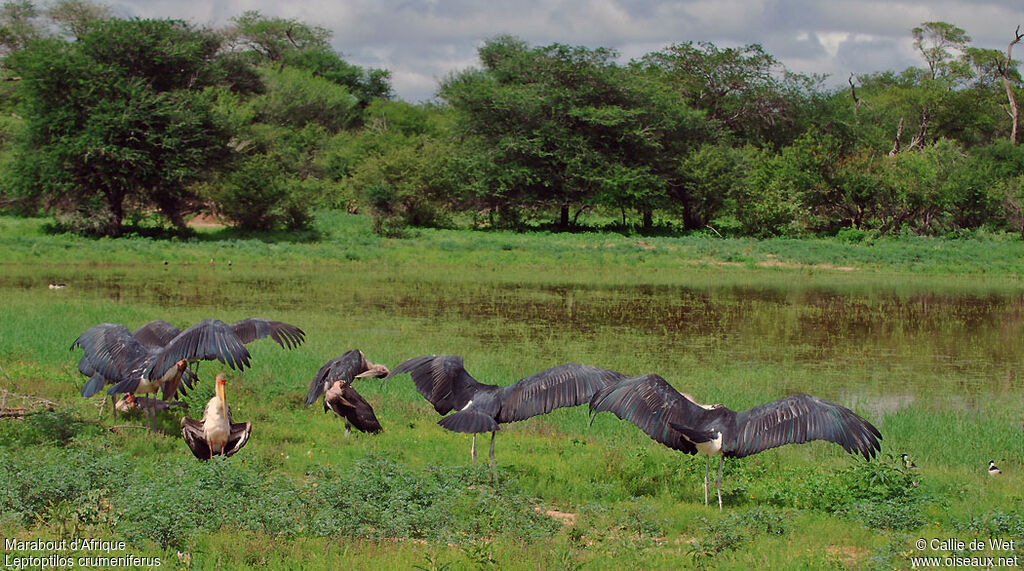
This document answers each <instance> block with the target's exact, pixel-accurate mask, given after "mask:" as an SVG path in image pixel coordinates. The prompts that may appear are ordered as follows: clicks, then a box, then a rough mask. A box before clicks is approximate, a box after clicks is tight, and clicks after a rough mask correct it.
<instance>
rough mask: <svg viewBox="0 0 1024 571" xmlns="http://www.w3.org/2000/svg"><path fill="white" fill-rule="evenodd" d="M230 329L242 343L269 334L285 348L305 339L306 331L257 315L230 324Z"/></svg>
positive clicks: (289, 347) (295, 345)
mask: <svg viewBox="0 0 1024 571" xmlns="http://www.w3.org/2000/svg"><path fill="white" fill-rule="evenodd" d="M231 329H233V330H234V332H235V335H237V336H238V338H239V339H241V340H242V343H252V342H253V341H255V340H257V339H263V338H264V337H267V336H269V337H270V338H271V339H273V340H274V341H276V342H277V344H278V345H280V346H282V347H284V348H285V349H294V348H296V347H298V346H299V345H302V342H303V341H305V340H306V333H305V332H304V331H302V330H301V329H299V328H298V327H296V326H294V325H291V324H288V323H283V322H281V321H270V320H268V319H262V318H259V317H249V318H246V319H243V320H241V321H236V322H234V323H232V324H231Z"/></svg>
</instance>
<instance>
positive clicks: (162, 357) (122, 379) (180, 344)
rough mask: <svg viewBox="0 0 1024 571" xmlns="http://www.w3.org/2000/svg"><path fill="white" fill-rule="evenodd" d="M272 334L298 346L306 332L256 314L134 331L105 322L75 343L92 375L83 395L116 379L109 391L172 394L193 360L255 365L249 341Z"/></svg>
mask: <svg viewBox="0 0 1024 571" xmlns="http://www.w3.org/2000/svg"><path fill="white" fill-rule="evenodd" d="M267 336H269V337H270V338H271V339H273V340H274V341H276V342H277V343H278V344H279V345H281V346H282V347H285V348H287V349H291V348H294V347H297V346H298V345H300V344H301V343H302V341H303V340H304V339H305V334H304V333H303V331H302V330H301V329H299V328H298V327H295V326H294V325H289V324H287V323H282V322H280V321H269V320H266V319H260V318H257V317H250V318H248V319H243V320H241V321H237V322H235V323H232V324H231V325H228V324H227V323H224V322H223V321H220V320H218V319H204V320H202V321H200V322H198V323H196V324H194V325H192V326H191V327H189V328H188V329H186V330H184V331H182V330H180V329H178V328H177V327H175V326H173V325H171V324H170V323H167V322H166V321H153V322H150V323H147V324H146V325H143V326H142V327H140V328H139V329H137V330H136V331H135V332H134V333H132V332H130V331H128V328H127V327H125V326H124V325H118V324H114V323H101V324H99V325H94V326H92V327H90V328H89V329H87V330H86V331H85V332H84V333H82V334H81V335H80V336H79V337H78V339H75V341H74V343H72V344H71V348H72V349H74V348H75V347H81V348H82V350H83V351H84V352H85V355H84V356H83V357H82V360H81V361H79V365H78V369H79V371H81V372H82V373H83V374H85V375H89V376H90V379H89V381H88V382H87V383H86V384H85V386H84V387H82V396H86V397H88V396H91V395H93V394H95V393H96V392H97V391H99V390H100V389H101V388H103V385H104V384H113V385H114V386H113V387H111V388H110V389H109V390H108V391H107V393H108V394H111V395H114V394H118V393H133V394H138V393H142V394H146V393H153V392H156V391H157V390H160V389H162V390H163V393H162V397H163V399H164V400H168V399H170V398H172V397H173V396H174V395H175V394H177V392H178V391H179V389H180V388H181V385H182V378H183V377H185V378H186V385H189V384H190V380H189V377H194V374H189V373H186V372H185V371H186V370H187V366H188V364H189V363H190V362H196V361H202V360H213V359H217V360H219V361H220V362H221V363H224V364H226V365H227V366H229V367H231V368H233V369H239V370H241V369H244V368H245V367H248V366H250V363H249V359H250V358H251V355H250V354H249V350H248V349H246V348H245V344H246V343H251V342H252V341H255V340H257V339H261V338H263V337H267Z"/></svg>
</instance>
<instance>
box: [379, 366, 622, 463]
mask: <svg viewBox="0 0 1024 571" xmlns="http://www.w3.org/2000/svg"><path fill="white" fill-rule="evenodd" d="M399 373H409V375H410V376H411V377H412V380H413V383H415V385H416V390H417V391H419V393H420V394H421V395H423V397H424V398H426V399H427V400H428V401H430V404H432V405H434V410H436V411H437V412H438V414H447V413H448V412H450V411H453V410H455V411H458V412H456V413H455V414H452V415H449V416H446V417H444V418H442V419H441V420H440V421H438V424H440V425H441V426H442V427H444V428H446V429H448V430H451V431H453V432H464V433H469V434H472V435H473V443H472V445H471V448H470V454H471V455H472V458H473V463H474V464H475V463H476V435H477V434H478V433H481V432H490V433H491V452H490V457H491V472H492V473H494V471H495V462H494V437H495V434H496V433H497V431H498V430H499V426H498V425H499V424H504V423H507V422H516V421H519V420H525V419H527V418H530V417H531V416H536V415H538V414H546V413H549V412H551V411H552V410H554V409H556V408H561V407H567V406H577V405H581V404H583V403H586V402H588V401H589V400H590V398H591V397H592V396H593V395H594V394H595V393H596V392H597V391H598V390H599V389H601V388H604V387H606V386H608V385H610V384H613V383H615V382H616V381H618V380H620V379H623V378H625V375H623V374H621V373H617V372H615V371H610V370H607V369H599V368H597V367H591V366H589V365H579V364H576V363H568V364H564V365H558V366H557V367H552V368H550V369H547V370H544V371H541V372H539V373H535V374H533V375H530V376H529V377H526V378H525V379H520V380H519V381H517V382H516V383H514V384H512V385H508V386H505V387H499V386H496V385H486V384H483V383H480V382H478V381H477V380H476V379H474V378H473V377H472V376H471V375H470V374H469V373H468V372H466V369H465V367H463V364H462V357H459V356H458V355H426V356H423V357H413V358H412V359H407V360H406V361H403V362H402V363H401V364H400V365H398V366H397V367H395V368H394V369H393V370H392V371H391V375H390V376H394V375H396V374H399Z"/></svg>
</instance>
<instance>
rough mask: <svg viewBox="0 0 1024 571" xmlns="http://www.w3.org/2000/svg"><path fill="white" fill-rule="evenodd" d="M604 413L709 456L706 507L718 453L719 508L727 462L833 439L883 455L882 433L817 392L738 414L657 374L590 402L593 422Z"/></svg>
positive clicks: (621, 385) (626, 382) (673, 444)
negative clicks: (713, 461) (697, 397)
mask: <svg viewBox="0 0 1024 571" xmlns="http://www.w3.org/2000/svg"><path fill="white" fill-rule="evenodd" d="M602 411H610V412H613V413H614V414H615V415H616V416H618V417H619V418H620V419H623V420H628V421H630V422H632V423H633V424H635V425H636V426H637V427H638V428H639V429H640V430H642V431H644V432H646V433H647V434H648V436H650V437H651V438H653V439H654V440H656V441H658V442H660V443H662V444H664V445H665V446H668V447H669V448H673V449H675V450H679V451H682V452H685V453H687V454H696V453H698V452H700V453H701V454H704V455H705V456H706V457H707V466H706V467H705V470H704V504H705V505H707V503H708V473H709V471H710V469H711V457H712V456H715V455H720V458H719V463H718V478H717V480H716V481H715V485H716V486H717V488H718V508H719V509H721V508H722V464H723V462H724V458H725V457H726V456H728V457H730V458H742V457H744V456H750V455H751V454H756V453H758V452H762V451H764V450H768V449H769V448H775V447H777V446H782V445H784V444H801V443H804V442H808V441H811V440H827V441H829V442H834V443H836V444H839V445H840V446H842V447H843V448H844V449H845V450H846V451H847V452H851V453H854V452H856V453H860V454H862V455H863V456H864V458H865V459H866V460H870V459H871V458H874V456H875V453H876V452H877V451H879V450H881V445H880V444H879V443H878V441H879V440H880V439H881V438H882V435H881V433H879V432H878V429H877V428H875V427H874V426H873V425H872V424H871V423H870V422H868V421H867V420H864V419H863V418H861V417H859V416H857V415H856V414H854V412H853V411H851V410H850V409H848V408H846V407H843V406H840V405H838V404H836V403H833V402H829V401H827V400H825V399H821V398H818V397H815V396H811V395H805V394H795V395H790V396H788V397H785V398H782V399H779V400H777V401H773V402H769V403H766V404H763V405H761V406H756V407H754V408H751V409H748V410H744V411H740V412H736V411H733V410H730V409H728V408H726V407H725V406H724V405H721V404H714V405H703V404H700V403H698V402H697V401H695V400H694V399H693V398H692V397H691V396H689V395H687V394H684V393H680V392H679V391H677V390H676V389H675V388H673V387H672V385H670V384H668V382H667V381H666V380H665V379H663V378H661V377H660V376H658V375H653V374H652V375H643V376H639V377H631V378H628V379H625V380H623V381H621V382H619V383H617V384H615V385H612V386H609V387H607V388H604V389H602V390H601V391H599V392H597V394H595V395H594V398H593V399H592V400H591V401H590V413H591V422H593V419H594V417H595V416H596V415H597V414H598V413H599V412H602Z"/></svg>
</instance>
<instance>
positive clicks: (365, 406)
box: [306, 349, 388, 435]
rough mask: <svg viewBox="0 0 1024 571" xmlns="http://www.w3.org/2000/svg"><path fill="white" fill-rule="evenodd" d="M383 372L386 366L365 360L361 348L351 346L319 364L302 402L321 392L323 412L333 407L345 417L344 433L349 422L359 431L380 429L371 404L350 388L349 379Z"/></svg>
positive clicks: (348, 430) (378, 375)
mask: <svg viewBox="0 0 1024 571" xmlns="http://www.w3.org/2000/svg"><path fill="white" fill-rule="evenodd" d="M387 376H388V368H387V367H385V366H384V365H379V364H377V363H371V362H369V361H367V360H366V355H364V354H363V352H362V351H360V350H358V349H352V350H351V351H347V352H345V353H344V354H342V355H340V356H338V357H335V358H334V359H331V360H330V361H327V362H326V363H324V365H323V366H322V367H320V370H319V371H317V373H316V376H314V377H313V382H312V383H311V384H310V385H309V392H307V393H306V406H309V405H311V404H313V401H315V400H316V399H317V397H318V396H320V395H321V394H323V395H324V412H327V411H328V410H333V411H334V413H335V414H337V415H338V416H340V417H342V418H344V419H345V434H346V435H349V434H351V433H352V427H353V426H355V427H356V428H357V429H358V430H361V431H362V432H380V431H381V430H383V429H382V428H381V426H380V422H378V421H377V416H376V415H374V414H373V407H371V406H370V403H368V402H366V399H364V398H363V397H362V395H360V394H359V393H357V392H356V390H355V389H354V388H352V381H353V380H355V379H363V378H367V377H376V378H384V377H387Z"/></svg>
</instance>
